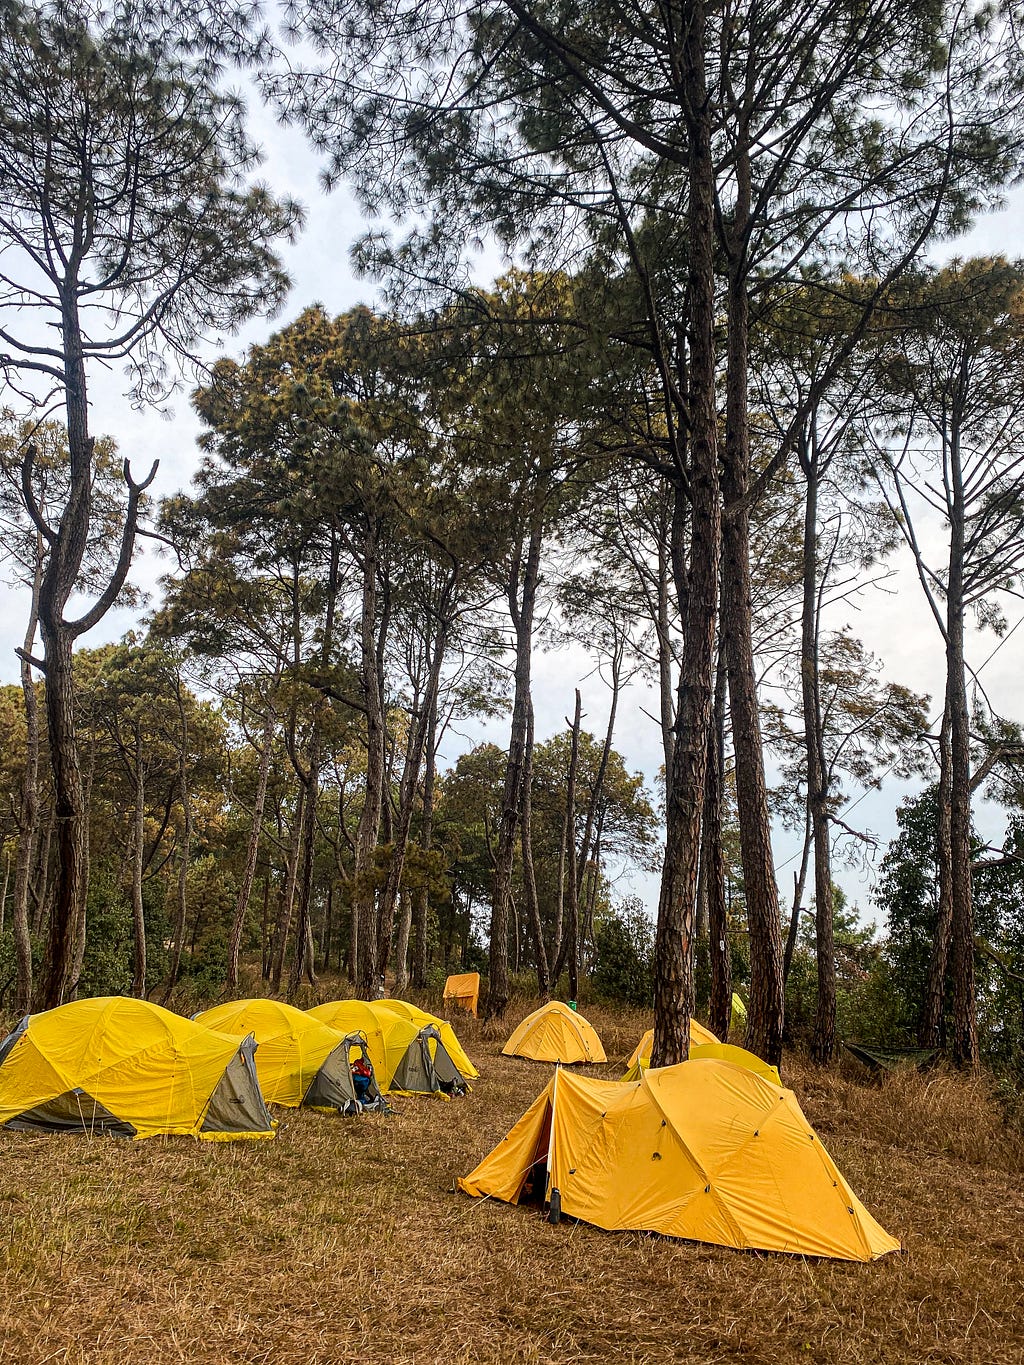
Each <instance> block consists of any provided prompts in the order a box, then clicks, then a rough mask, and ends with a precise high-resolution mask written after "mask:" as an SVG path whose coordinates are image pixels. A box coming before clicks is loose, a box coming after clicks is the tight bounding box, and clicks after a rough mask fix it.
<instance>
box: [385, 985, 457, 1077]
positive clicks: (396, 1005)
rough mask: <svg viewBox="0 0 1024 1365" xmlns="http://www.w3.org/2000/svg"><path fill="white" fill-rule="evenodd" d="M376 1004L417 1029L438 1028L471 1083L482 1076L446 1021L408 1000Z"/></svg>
mask: <svg viewBox="0 0 1024 1365" xmlns="http://www.w3.org/2000/svg"><path fill="white" fill-rule="evenodd" d="M374 1004H375V1005H383V1006H384V1008H385V1009H389V1010H391V1011H392V1012H393V1013H395V1014H400V1015H401V1016H402V1018H403V1019H408V1020H409V1022H410V1023H412V1024H415V1025H416V1027H417V1028H429V1027H431V1026H433V1027H434V1028H436V1029H437V1031H438V1033H439V1034H440V1037H441V1042H442V1043H444V1045H445V1050H446V1051H447V1053H448V1056H449V1057H450V1058H451V1059H452V1061H453V1062H454V1063H455V1065H456V1066H457V1067H458V1068H459V1071H460V1072H461V1073H462V1075H463V1076H465V1077H466V1079H467V1080H469V1081H472V1080H475V1079H476V1077H477V1076H479V1075H480V1072H479V1071H477V1069H476V1067H475V1066H474V1065H473V1063H472V1062H471V1061H470V1060H469V1058H468V1057H467V1056H466V1053H465V1050H464V1048H463V1046H462V1044H461V1043H460V1042H459V1040H458V1038H456V1036H455V1030H454V1029H453V1028H452V1026H451V1024H449V1023H448V1022H447V1021H446V1020H444V1019H439V1018H438V1017H437V1015H436V1014H428V1013H427V1011H426V1010H421V1009H419V1008H418V1007H417V1006H416V1005H410V1004H409V1002H408V1001H407V1000H376V1001H374Z"/></svg>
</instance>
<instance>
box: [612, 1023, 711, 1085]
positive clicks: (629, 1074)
mask: <svg viewBox="0 0 1024 1365" xmlns="http://www.w3.org/2000/svg"><path fill="white" fill-rule="evenodd" d="M717 1042H718V1039H717V1038H716V1037H715V1035H714V1034H713V1033H712V1032H711V1030H710V1029H709V1028H705V1027H704V1025H703V1024H698V1022H697V1020H696V1019H691V1020H690V1046H691V1047H693V1046H694V1045H696V1044H703V1043H717ZM653 1047H654V1029H652V1028H649V1029H648V1030H647V1032H646V1033H645V1034H644V1036H643V1037H642V1038H641V1039H640V1041H639V1043H637V1045H636V1047H635V1048H634V1049H633V1055H632V1056H631V1057H630V1059H629V1061H628V1062H627V1063H626V1074H625V1075H624V1076H623V1078H622V1079H623V1080H624V1081H638V1080H639V1079H640V1077H641V1076H642V1075H643V1074H644V1072H645V1071H646V1070H647V1069H648V1068H649V1067H650V1065H651V1050H652V1048H653Z"/></svg>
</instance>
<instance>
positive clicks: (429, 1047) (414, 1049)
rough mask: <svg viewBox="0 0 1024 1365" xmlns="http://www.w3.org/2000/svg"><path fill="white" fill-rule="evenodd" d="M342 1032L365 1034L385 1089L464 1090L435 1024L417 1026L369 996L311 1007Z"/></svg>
mask: <svg viewBox="0 0 1024 1365" xmlns="http://www.w3.org/2000/svg"><path fill="white" fill-rule="evenodd" d="M307 1013H308V1014H310V1015H312V1017H313V1018H314V1019H319V1020H320V1021H321V1022H322V1023H324V1024H329V1025H330V1026H331V1028H335V1029H338V1030H339V1031H340V1032H342V1033H360V1034H362V1035H363V1037H364V1038H365V1040H366V1051H367V1054H368V1056H369V1058H370V1061H371V1062H372V1063H373V1071H374V1076H375V1077H376V1080H377V1085H378V1087H379V1088H380V1090H381V1093H382V1094H392V1095H462V1094H464V1093H465V1090H466V1083H465V1081H464V1080H463V1078H462V1076H461V1075H460V1073H459V1069H458V1067H457V1066H456V1065H455V1063H454V1062H453V1061H452V1059H451V1058H450V1057H449V1056H448V1052H447V1050H446V1048H445V1046H444V1044H443V1043H442V1042H441V1038H440V1035H439V1034H438V1031H437V1029H436V1028H434V1027H433V1025H429V1026H427V1027H424V1028H420V1027H417V1025H416V1024H414V1023H413V1022H412V1021H411V1020H409V1019H403V1018H402V1016H401V1015H400V1014H396V1013H395V1012H394V1010H389V1009H387V1008H385V1007H384V1006H382V1005H380V1004H379V1003H377V1002H374V1003H373V1004H372V1005H371V1004H367V1002H366V1001H365V1000H333V1001H331V1002H330V1003H329V1004H325V1005H316V1006H314V1008H313V1009H311V1010H307Z"/></svg>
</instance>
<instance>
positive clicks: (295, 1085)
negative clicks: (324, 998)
mask: <svg viewBox="0 0 1024 1365" xmlns="http://www.w3.org/2000/svg"><path fill="white" fill-rule="evenodd" d="M195 1020H196V1022H197V1023H199V1024H205V1025H206V1027H207V1028H212V1029H217V1030H219V1031H220V1032H221V1033H231V1034H233V1035H234V1036H235V1037H236V1038H243V1037H245V1035H246V1034H248V1033H251V1034H253V1036H254V1037H255V1039H256V1043H257V1049H256V1074H257V1075H258V1076H259V1079H260V1089H261V1090H262V1091H263V1098H264V1099H265V1100H266V1101H267V1102H268V1104H281V1105H285V1106H286V1107H287V1108H289V1109H297V1108H298V1107H299V1106H300V1105H307V1106H308V1107H310V1108H315V1109H336V1110H337V1111H338V1112H339V1113H342V1114H355V1113H357V1112H358V1109H359V1106H358V1105H357V1103H356V1090H355V1085H354V1083H353V1080H352V1068H351V1065H350V1061H349V1057H350V1052H351V1049H352V1048H353V1047H355V1048H359V1047H361V1040H360V1038H359V1037H358V1036H356V1035H353V1034H344V1033H339V1032H338V1030H337V1029H334V1028H331V1026H330V1025H329V1024H325V1023H323V1021H322V1020H320V1019H314V1018H313V1017H312V1016H311V1015H309V1014H307V1013H306V1011H305V1010H298V1009H296V1008H295V1007H294V1005H286V1004H284V1003H283V1002H282V1001H280V1000H229V1001H227V1002H226V1003H225V1004H223V1005H215V1006H214V1007H213V1009H210V1010H204V1011H203V1013H202V1014H197V1015H196V1016H195Z"/></svg>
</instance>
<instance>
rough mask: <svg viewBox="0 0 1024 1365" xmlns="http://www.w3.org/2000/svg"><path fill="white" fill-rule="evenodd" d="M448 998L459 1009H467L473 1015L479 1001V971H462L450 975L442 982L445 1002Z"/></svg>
mask: <svg viewBox="0 0 1024 1365" xmlns="http://www.w3.org/2000/svg"><path fill="white" fill-rule="evenodd" d="M449 1000H450V1001H451V1002H452V1004H453V1005H456V1006H457V1007H458V1008H459V1009H460V1010H468V1012H469V1013H470V1014H472V1015H474V1016H475V1015H476V1007H477V1005H478V1004H479V1002H480V973H479V972H462V973H461V974H457V975H455V976H450V977H449V978H448V980H447V981H446V982H445V983H444V1001H445V1004H447V1003H448V1001H449Z"/></svg>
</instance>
